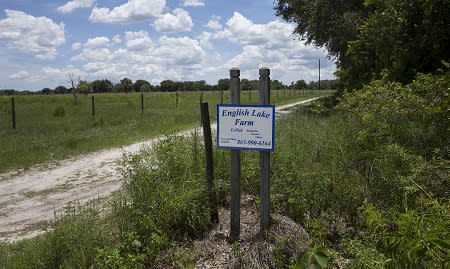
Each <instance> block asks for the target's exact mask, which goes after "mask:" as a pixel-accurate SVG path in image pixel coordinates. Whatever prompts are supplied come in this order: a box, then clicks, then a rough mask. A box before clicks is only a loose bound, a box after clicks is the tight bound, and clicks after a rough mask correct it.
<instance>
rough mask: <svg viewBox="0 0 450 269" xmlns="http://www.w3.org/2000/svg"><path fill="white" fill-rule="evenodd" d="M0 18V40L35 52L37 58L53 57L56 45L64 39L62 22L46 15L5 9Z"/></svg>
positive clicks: (60, 43) (20, 48) (55, 52)
mask: <svg viewBox="0 0 450 269" xmlns="http://www.w3.org/2000/svg"><path fill="white" fill-rule="evenodd" d="M5 13H6V18H5V19H3V20H0V42H4V43H6V45H7V46H9V47H12V48H17V49H19V50H21V51H26V52H32V53H35V57H36V58H38V59H54V58H55V57H56V55H57V51H56V49H57V47H58V46H60V45H62V44H63V43H64V42H65V41H66V39H65V35H64V23H60V24H56V23H54V22H53V21H52V20H51V19H49V18H47V17H33V16H31V15H28V14H26V13H24V12H22V11H17V10H9V9H6V10H5Z"/></svg>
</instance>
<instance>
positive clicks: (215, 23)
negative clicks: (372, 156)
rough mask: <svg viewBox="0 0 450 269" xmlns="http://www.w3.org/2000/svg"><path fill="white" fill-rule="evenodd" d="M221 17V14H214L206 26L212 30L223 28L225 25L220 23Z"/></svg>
mask: <svg viewBox="0 0 450 269" xmlns="http://www.w3.org/2000/svg"><path fill="white" fill-rule="evenodd" d="M219 20H220V17H219V16H212V17H211V19H210V20H209V21H208V24H206V27H208V28H209V29H211V30H217V31H218V30H222V28H223V26H222V24H221V23H220V21H219Z"/></svg>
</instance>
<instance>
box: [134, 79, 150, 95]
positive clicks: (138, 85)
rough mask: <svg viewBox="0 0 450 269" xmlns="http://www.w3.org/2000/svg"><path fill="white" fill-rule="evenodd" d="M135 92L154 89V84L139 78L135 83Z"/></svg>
mask: <svg viewBox="0 0 450 269" xmlns="http://www.w3.org/2000/svg"><path fill="white" fill-rule="evenodd" d="M133 88H134V91H135V92H149V91H152V90H153V86H152V85H151V84H150V83H149V82H148V81H146V80H142V79H138V80H136V82H135V83H134V85H133Z"/></svg>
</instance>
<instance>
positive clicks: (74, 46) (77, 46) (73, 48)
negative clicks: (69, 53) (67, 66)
mask: <svg viewBox="0 0 450 269" xmlns="http://www.w3.org/2000/svg"><path fill="white" fill-rule="evenodd" d="M81 46H82V45H81V43H80V42H75V43H73V44H72V50H79V49H80V48H81Z"/></svg>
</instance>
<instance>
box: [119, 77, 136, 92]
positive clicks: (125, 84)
mask: <svg viewBox="0 0 450 269" xmlns="http://www.w3.org/2000/svg"><path fill="white" fill-rule="evenodd" d="M119 86H120V91H121V92H127V93H128V92H132V91H133V81H131V79H129V78H123V79H122V80H120V84H119Z"/></svg>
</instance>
